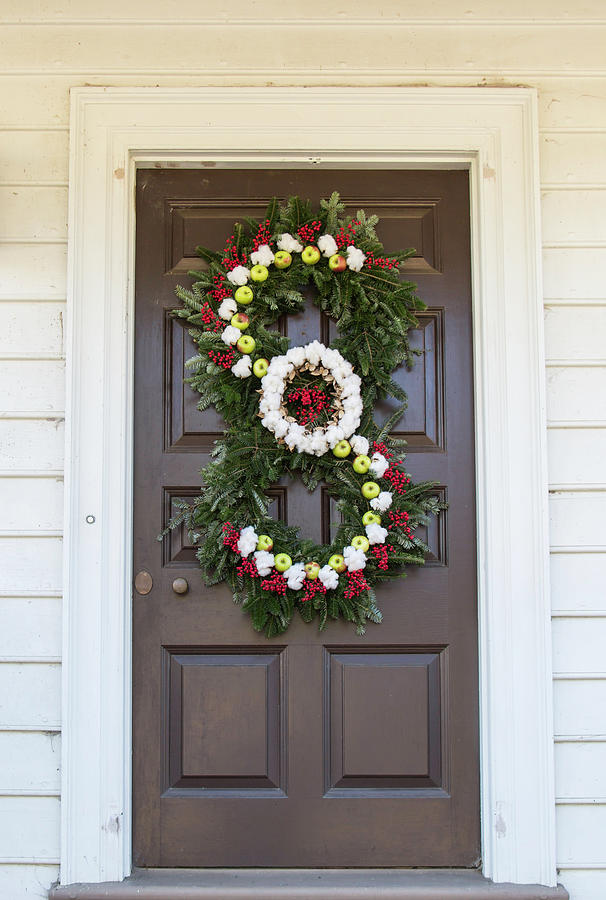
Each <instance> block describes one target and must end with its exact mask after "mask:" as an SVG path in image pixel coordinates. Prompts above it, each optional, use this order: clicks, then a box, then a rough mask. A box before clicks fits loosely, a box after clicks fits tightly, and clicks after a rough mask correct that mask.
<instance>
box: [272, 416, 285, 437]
mask: <svg viewBox="0 0 606 900" xmlns="http://www.w3.org/2000/svg"><path fill="white" fill-rule="evenodd" d="M288 424H289V423H288V422H287V421H286V419H280V421H279V422H278V424H277V425H276V427H275V428H273V429H272V431H273V433H274V434H275V436H276V437H277V438H283V437H284V436H285V435H286V434H288Z"/></svg>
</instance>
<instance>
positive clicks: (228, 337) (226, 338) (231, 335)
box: [221, 325, 242, 344]
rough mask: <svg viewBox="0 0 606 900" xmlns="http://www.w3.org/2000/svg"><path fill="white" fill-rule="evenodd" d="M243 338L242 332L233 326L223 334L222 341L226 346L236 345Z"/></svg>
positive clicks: (229, 326)
mask: <svg viewBox="0 0 606 900" xmlns="http://www.w3.org/2000/svg"><path fill="white" fill-rule="evenodd" d="M241 336H242V332H241V331H240V330H239V329H238V328H235V327H234V326H233V325H228V326H227V327H226V328H224V329H223V331H222V332H221V340H222V341H223V343H224V344H236V343H237V342H238V341H239V340H240V338H241Z"/></svg>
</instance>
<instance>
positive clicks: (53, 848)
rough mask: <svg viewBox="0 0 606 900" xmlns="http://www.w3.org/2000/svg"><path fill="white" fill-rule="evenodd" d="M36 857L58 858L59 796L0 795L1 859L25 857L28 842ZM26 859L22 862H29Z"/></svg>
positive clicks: (53, 861) (42, 859) (1, 860)
mask: <svg viewBox="0 0 606 900" xmlns="http://www.w3.org/2000/svg"><path fill="white" fill-rule="evenodd" d="M26 842H27V844H28V845H29V847H30V853H28V857H29V856H30V854H31V857H32V858H33V859H34V860H36V861H43V862H52V863H55V862H57V861H58V859H59V799H58V798H57V797H1V796H0V862H3V861H5V860H7V861H8V860H11V859H13V860H19V859H20V858H22V853H23V847H24V845H25V843H26ZM27 861H28V860H27V859H24V860H23V862H27Z"/></svg>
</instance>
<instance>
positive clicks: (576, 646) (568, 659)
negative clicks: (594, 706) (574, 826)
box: [552, 585, 606, 797]
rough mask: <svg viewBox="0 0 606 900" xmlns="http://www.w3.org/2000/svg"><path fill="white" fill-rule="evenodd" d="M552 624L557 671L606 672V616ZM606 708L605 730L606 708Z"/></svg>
mask: <svg viewBox="0 0 606 900" xmlns="http://www.w3.org/2000/svg"><path fill="white" fill-rule="evenodd" d="M578 587H580V585H578ZM578 587H577V589H578ZM605 606H606V602H605ZM552 627H553V670H554V672H604V674H606V649H605V648H606V618H603V619H597V618H594V617H591V618H580V617H579V618H573V619H560V618H558V619H556V620H555V621H554V622H553V626H552ZM604 712H605V721H604V725H605V730H606V710H605V711H604ZM604 776H605V777H606V769H605V770H604ZM604 796H605V797H606V790H605V791H604Z"/></svg>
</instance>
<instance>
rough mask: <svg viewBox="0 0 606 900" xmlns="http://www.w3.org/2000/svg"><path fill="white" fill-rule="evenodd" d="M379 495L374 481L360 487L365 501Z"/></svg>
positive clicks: (378, 488) (379, 489)
mask: <svg viewBox="0 0 606 900" xmlns="http://www.w3.org/2000/svg"><path fill="white" fill-rule="evenodd" d="M240 340H241V339H240ZM380 493H381V488H380V487H379V485H378V484H377V482H376V481H365V482H364V484H363V485H362V494H363V496H364V497H366V499H367V500H372V499H373V498H374V497H378V496H379V494H380Z"/></svg>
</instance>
